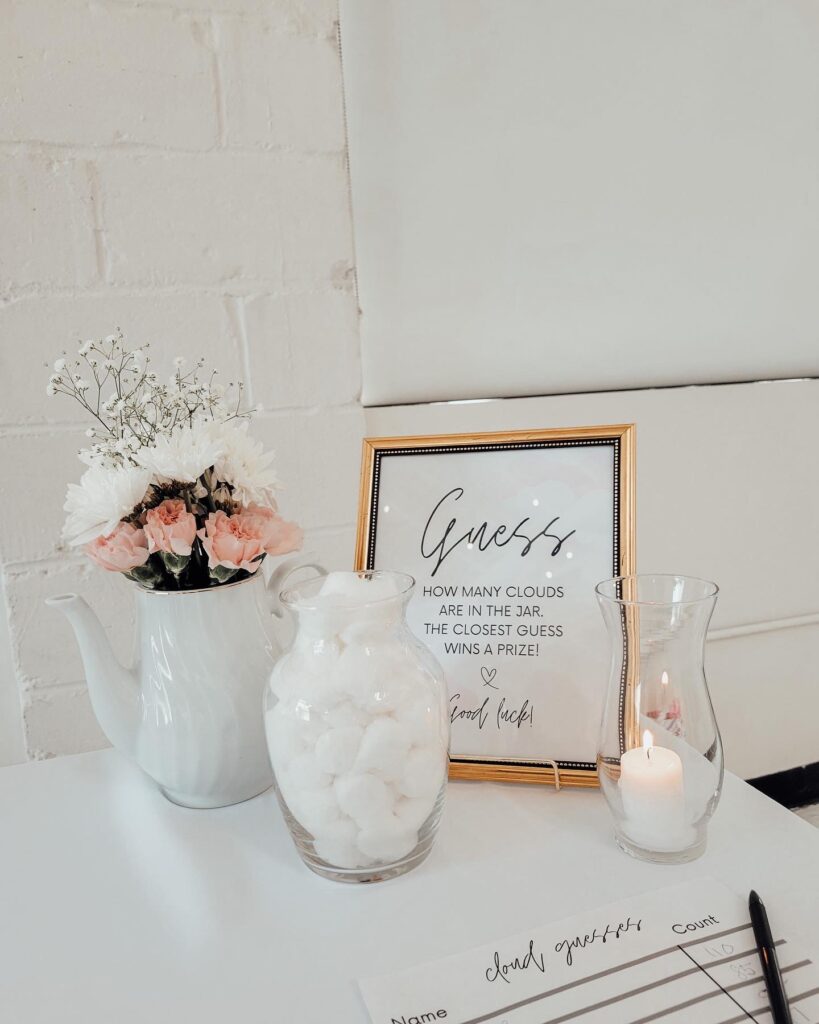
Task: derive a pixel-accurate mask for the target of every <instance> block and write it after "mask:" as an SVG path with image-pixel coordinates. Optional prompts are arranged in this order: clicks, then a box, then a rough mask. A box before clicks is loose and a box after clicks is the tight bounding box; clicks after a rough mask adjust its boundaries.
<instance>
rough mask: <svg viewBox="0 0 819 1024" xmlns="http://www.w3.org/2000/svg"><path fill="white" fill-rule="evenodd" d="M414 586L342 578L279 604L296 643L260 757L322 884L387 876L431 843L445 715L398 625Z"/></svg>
mask: <svg viewBox="0 0 819 1024" xmlns="http://www.w3.org/2000/svg"><path fill="white" fill-rule="evenodd" d="M414 585H415V581H414V580H413V578H412V577H411V576H407V575H404V574H400V573H388V572H360V573H353V572H350V573H340V572H339V573H331V574H330V575H329V576H321V577H316V578H314V579H311V580H308V581H307V582H305V583H303V584H299V585H298V586H296V587H294V588H292V589H290V590H286V591H285V592H284V593H283V594H282V595H281V600H282V603H283V604H284V605H285V607H286V608H288V609H289V610H290V611H291V612H292V613H293V615H294V616H295V618H296V634H295V638H294V640H293V643H292V646H291V647H290V649H289V650H288V651H287V652H286V653H285V654H284V655H283V657H282V658H281V659H280V660H279V661H278V663H277V664H276V667H275V669H274V670H273V673H272V675H271V678H270V683H269V686H268V689H267V691H266V696H265V726H266V732H267V741H268V748H269V751H270V759H271V763H272V765H273V773H274V776H275V785H276V792H277V795H278V799H279V804H280V806H281V809H282V812H283V814H284V817H285V820H286V822H287V825H288V827H289V829H290V833H291V835H292V837H293V840H294V842H295V844H296V847H297V849H298V851H299V853H300V854H301V857H302V859H303V860H304V862H305V863H306V864H307V866H308V867H309V868H311V869H312V870H313V871H315V872H317V873H318V874H320V875H323V876H324V877H326V878H331V879H334V880H337V881H346V882H374V881H380V880H382V879H387V878H392V877H394V876H396V875H400V874H403V873H404V872H405V871H408V870H410V869H411V868H413V867H415V866H416V865H417V864H420V863H421V861H422V860H423V859H424V858H425V857H426V856H427V854H428V853H429V851H430V849H431V847H432V844H433V841H434V839H435V834H436V831H437V829H438V823H439V821H440V817H441V812H442V809H443V803H444V794H445V792H446V781H447V770H448V761H449V715H448V704H447V693H446V685H445V682H444V675H443V670H442V669H441V667H440V665H439V664H438V662H437V661H436V660H435V658H434V657H433V656H432V654H431V653H430V652H429V651H428V650H427V648H426V647H424V646H423V644H421V642H420V641H419V640H418V639H417V638H416V637H415V636H414V634H413V633H412V632H411V631H410V629H409V627H408V626H407V623H406V618H405V613H406V607H407V603H408V602H409V599H410V597H411V596H412V591H413V588H414Z"/></svg>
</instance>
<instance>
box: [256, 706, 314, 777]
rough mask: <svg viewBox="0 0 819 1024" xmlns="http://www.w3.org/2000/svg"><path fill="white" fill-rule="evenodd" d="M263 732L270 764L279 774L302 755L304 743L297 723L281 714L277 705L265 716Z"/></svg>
mask: <svg viewBox="0 0 819 1024" xmlns="http://www.w3.org/2000/svg"><path fill="white" fill-rule="evenodd" d="M265 732H266V734H267V749H268V751H269V752H270V762H271V764H272V765H273V769H274V771H275V772H276V773H277V774H279V773H280V772H283V771H285V770H286V769H287V767H288V765H289V764H290V762H291V761H292V760H293V759H294V758H296V757H297V756H298V755H299V754H302V753H304V750H305V742H304V739H303V736H302V731H301V729H300V726H299V722H298V721H294V720H293V719H292V718H290V717H289V716H288V715H286V714H283V713H282V712H281V711H280V710H279V706H278V705H277V706H276V707H274V708H273V709H272V710H270V711H268V712H267V714H266V715H265Z"/></svg>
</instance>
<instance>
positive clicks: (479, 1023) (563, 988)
mask: <svg viewBox="0 0 819 1024" xmlns="http://www.w3.org/2000/svg"><path fill="white" fill-rule="evenodd" d="M749 927H750V926H749V925H748V924H742V925H738V926H737V927H735V928H728V929H726V930H725V931H722V932H719V933H718V934H712V935H708V936H707V937H703V938H701V939H698V940H694V941H691V942H687V943H685V946H686V948H691V947H692V946H696V945H705V944H708V943H710V942H713V941H714V939H717V938H724V937H725V936H728V935H734V934H738V933H740V932H744V931H747V930H748V928H749ZM785 941H786V940H784V939H779V940H777V942H776V943H775V945H776V946H781V945H783V944H784V943H785ZM678 953H683V954H684V955H685V957H686V959H687V960H689V961H691V962H692V963H693V964H694V966H693V967H691V968H689V969H687V970H685V971H682V972H678V973H676V974H674V975H670V976H668V977H666V978H663V979H661V980H659V981H656V982H653V983H652V984H649V985H644V986H640V987H638V988H636V989H633V990H631V991H628V992H625V993H623V994H621V995H618V996H614V997H611V998H610V999H608V1000H605V1001H604V1002H603V1003H601V1004H600V1005H606V1004H608V1003H615V1002H620V1001H622V1000H623V999H626V998H629V997H630V996H634V995H639V994H641V993H643V992H646V991H650V990H651V989H653V988H660V987H662V986H663V985H665V984H669V983H671V982H673V981H676V980H679V979H680V978H683V977H686V976H690V975H693V974H696V973H697V972H698V971H699V972H701V973H703V974H705V975H706V976H707V977H709V979H710V980H711V981H712V982H713V983H714V985H716V986H717V987H716V988H715V990H714V992H713V993H711V994H712V995H717V994H719V993H720V991H724V989H722V986H720V985H719V983H718V982H716V981H714V979H713V978H711V977H710V975H708V973H707V971H705V970H704V968H703V967H702V966H701V965H700V964H698V963H697V961H696V960H694V958H693V957H692V956H690V955H689V954H688V953H687V952H685V950H684V949H683V948H682V946H681V945H680V944H675V945H673V946H668V947H667V948H665V949H661V950H657V951H655V952H653V953H649V954H647V955H646V956H642V957H638V958H637V959H635V960H629V961H628V962H626V963H623V964H618V965H616V966H615V967H610V968H607V969H606V970H604V971H598V972H597V973H595V974H590V975H588V976H587V977H585V978H578V979H577V980H576V981H571V982H568V983H567V984H565V985H560V986H558V987H557V988H553V989H549V990H547V991H546V992H541V993H538V994H537V995H534V996H529V997H528V998H527V999H522V1000H520V1001H519V1002H516V1003H511V1004H509V1005H508V1006H504V1007H502V1008H500V1009H498V1010H493V1011H492V1012H490V1013H485V1014H482V1015H481V1016H479V1017H471V1018H470V1019H469V1020H464V1021H462V1022H461V1024H485V1022H489V1021H493V1020H497V1019H498V1018H502V1017H504V1015H507V1014H510V1013H513V1012H514V1011H515V1010H520V1009H523V1008H525V1007H527V1006H531V1005H532V1004H534V1003H537V1002H540V1001H542V1000H544V999H548V998H550V997H552V996H557V995H560V994H562V993H564V992H567V991H570V990H571V989H575V988H580V987H582V986H583V985H587V984H590V983H592V982H595V981H598V980H600V979H601V978H605V977H610V976H612V975H615V974H619V973H621V972H622V971H627V970H629V969H630V968H633V967H638V966H640V965H641V964H645V963H648V962H650V961H653V960H659V959H661V958H662V957H664V956H669V955H674V954H678ZM755 953H756V950H755V949H747V950H743V951H741V952H739V953H732V954H730V955H727V956H724V957H720V958H719V959H716V960H714V961H712V962H711V963H710V964H709V965H708V966H709V967H719V966H721V965H723V964H727V963H731V962H733V961H735V960H740V959H742V958H743V957H748V956H752V955H755ZM725 994H726V995H727V996H728V998H729V999H730V998H732V997H731V996H730V995H729V994H728V993H727V992H726V993H725ZM701 998H704V997H698V998H697V999H696V1000H695V1002H699V1001H701ZM597 1008H599V1007H598V1006H597V1004H595V1005H592V1006H589V1007H584V1008H581V1009H575V1010H574V1011H573V1012H572V1014H569V1015H568V1016H562V1017H557V1018H554V1019H549V1020H544V1021H542V1022H541V1024H559V1022H560V1021H563V1020H571V1019H572V1018H573V1017H578V1016H580V1015H583V1014H586V1013H589V1012H592V1011H593V1010H594V1009H597ZM675 1009H677V1007H672V1008H671V1009H669V1010H666V1011H663V1012H662V1013H660V1014H659V1015H658V1016H666V1015H667V1014H668V1013H671V1012H673V1011H674V1010H675ZM748 1017H749V1015H747V1014H746V1016H745V1018H739V1019H740V1020H742V1019H746V1020H747V1019H748ZM651 1019H654V1018H653V1017H652V1018H651ZM510 1024H511V1022H510Z"/></svg>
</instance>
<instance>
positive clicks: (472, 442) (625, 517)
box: [355, 423, 636, 787]
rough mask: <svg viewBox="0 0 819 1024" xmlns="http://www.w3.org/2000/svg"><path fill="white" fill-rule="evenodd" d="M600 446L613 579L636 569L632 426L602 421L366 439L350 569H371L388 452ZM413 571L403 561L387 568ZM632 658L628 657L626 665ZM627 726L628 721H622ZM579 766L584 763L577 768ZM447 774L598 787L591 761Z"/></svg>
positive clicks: (468, 762)
mask: <svg viewBox="0 0 819 1024" xmlns="http://www.w3.org/2000/svg"><path fill="white" fill-rule="evenodd" d="M588 445H606V446H610V447H611V449H612V459H613V471H612V479H613V482H614V493H613V495H612V503H613V524H612V526H613V543H612V550H613V559H612V566H611V568H612V572H611V575H612V576H627V575H630V574H632V573H633V572H634V571H635V522H636V514H635V500H636V493H635V458H636V440H635V427H634V424H631V423H624V424H607V425H600V426H583V427H572V428H547V429H541V430H524V431H503V432H490V433H475V434H432V435H412V436H408V437H368V438H365V439H364V441H363V447H362V460H361V483H360V491H359V513H358V530H357V537H356V551H355V567H356V569H358V570H366V569H372V568H374V567H375V560H374V559H375V548H376V541H377V536H378V494H379V481H380V477H381V467H382V462H383V460H384V459H385V458H389V457H391V456H394V455H412V454H416V455H417V454H446V453H458V452H467V453H468V452H487V451H509V450H521V449H537V448H568V447H585V446H588ZM390 567H391V568H394V569H402V570H406V571H411V570H409V569H408V568H407V567H405V566H401V565H394V566H390ZM630 661H631V659H628V662H630ZM627 676H628V673H626V674H624V678H623V683H622V685H623V696H622V706H623V707H624V708H625V707H628V706H629V705H628V700H627V695H628V688H629V687H630V686H631V685H633V681H632V680H630V679H628V678H627ZM625 727H626V728H627V724H626V726H625ZM578 765H582V766H580V767H578ZM449 774H450V778H455V779H473V780H495V781H507V782H537V783H546V784H554V785H556V786H558V787H559V786H560V785H570V786H587V787H588V786H597V785H598V779H597V770H596V766H594V765H592V764H591V763H590V762H555V761H553V760H547V759H544V760H543V761H532V760H526V759H523V758H521V759H516V758H506V757H504V759H503V761H502V762H500V761H499V760H497V759H495V760H492V759H489V760H487V759H486V758H481V757H478V756H463V755H458V756H455V757H452V758H451V760H450V772H449Z"/></svg>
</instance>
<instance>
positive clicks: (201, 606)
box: [46, 559, 325, 807]
mask: <svg viewBox="0 0 819 1024" xmlns="http://www.w3.org/2000/svg"><path fill="white" fill-rule="evenodd" d="M303 566H309V567H310V568H313V569H317V570H318V571H319V572H321V573H324V572H325V570H323V569H322V568H321V567H320V566H318V565H315V564H312V563H309V562H304V560H303V559H288V560H287V561H284V562H282V563H281V565H279V566H278V567H277V568H276V570H275V572H274V573H273V574H272V576H271V577H270V581H269V582H268V583H267V585H265V581H264V579H263V577H262V574H261V571H259V572H257V573H256V575H255V576H251V577H249V578H248V579H245V580H242V581H241V582H239V583H227V584H223V585H221V586H218V587H209V588H205V589H202V590H180V591H163V590H147V589H144V588H142V587H139V586H137V587H136V588H135V589H136V611H137V627H136V636H135V652H134V658H133V664H132V667H131V668H124V667H123V666H122V665H121V664H120V663H119V661H118V660H117V659H116V657H115V656H114V653H113V651H112V650H111V646H110V644H109V642H108V638H107V636H106V635H105V630H104V629H103V627H102V625H101V624H100V622H99V619H98V618H97V616H96V615H95V614H94V612H93V611H92V610H91V608H89V606H88V604H87V603H86V602H85V601H84V600H83V598H81V597H79V596H77V595H76V594H62V595H59V596H56V597H51V598H49V599H48V600H47V601H46V604H48V605H50V606H51V607H53V608H58V609H59V610H60V611H61V612H62V613H63V614H64V615H65V616H66V617H67V618H68V620H69V621H70V623H71V625H72V626H73V628H74V632H75V634H76V636H77V642H78V643H79V647H80V653H81V654H82V658H83V662H84V664H85V671H86V677H87V681H88V691H89V695H90V697H91V704H92V707H93V709H94V714H95V715H96V716H97V719H98V721H99V723H100V726H101V727H102V730H103V732H104V733H105V735H106V736H107V737H108V739H109V740H110V741H111V743H112V744H113V745H114V747H116V748H117V749H118V750H120V751H121V752H122V753H124V754H126V755H127V756H129V757H131V758H133V759H134V760H135V761H136V762H137V764H138V765H139V766H140V767H141V768H142V769H143V771H145V772H146V774H148V775H149V776H150V777H151V778H152V779H153V780H154V781H155V782H156V784H157V785H158V786H159V788H160V790H161V791H162V792H163V793H164V794H165V796H166V797H167V798H168V799H169V800H172V801H173V802H174V803H177V804H181V805H183V806H185V807H223V806H225V805H227V804H235V803H239V802H240V801H242V800H248V799H250V797H253V796H256V795H257V794H259V793H262V792H263V791H264V790H266V789H267V788H268V787H269V786H270V785H271V784H272V782H273V774H272V771H271V768H270V761H269V758H268V753H267V746H266V743H265V734H264V725H263V720H262V696H263V693H264V688H265V684H266V682H267V679H268V676H269V675H270V671H271V669H272V667H273V665H274V663H275V661H276V659H277V658H278V657H279V655H280V654H281V650H282V648H281V644H280V643H279V641H278V639H277V637H276V632H275V630H274V628H273V617H276V618H282V615H283V613H282V609H281V607H280V605H279V601H278V593H279V590H280V589H281V585H282V581H283V580H284V578H285V577H286V576H287V575H289V574H290V573H292V572H294V571H295V569H296V568H299V567H303Z"/></svg>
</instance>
